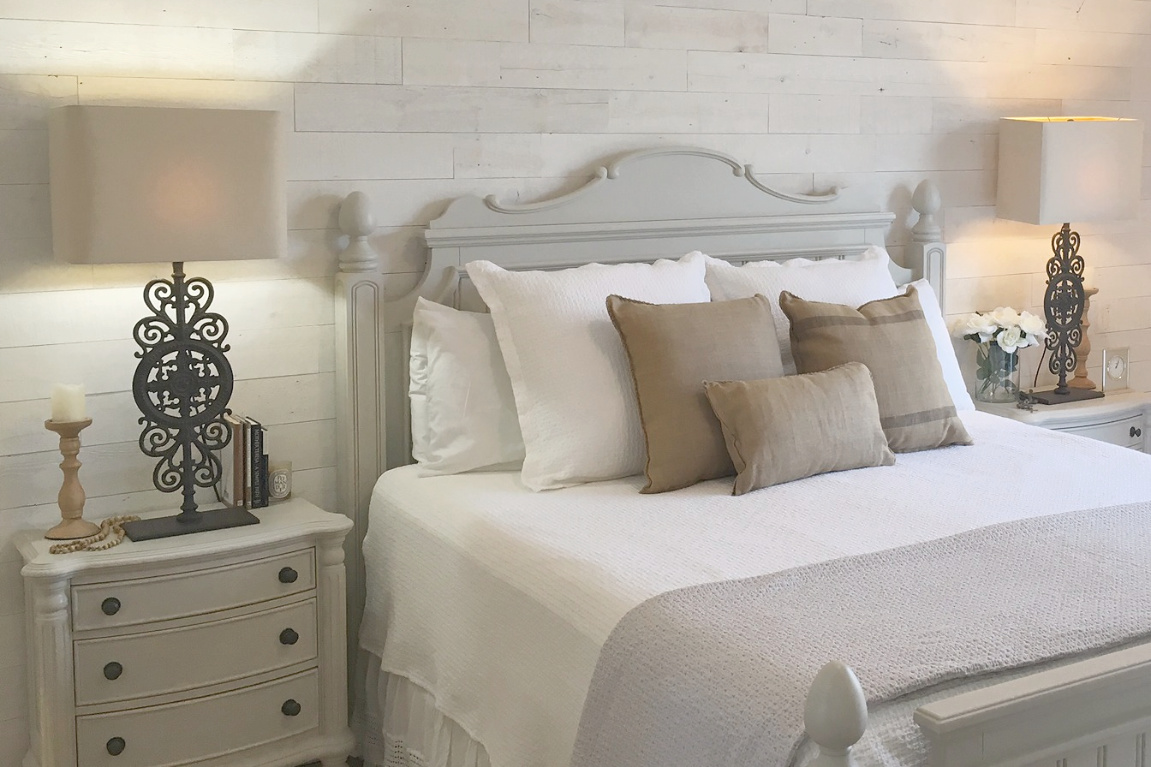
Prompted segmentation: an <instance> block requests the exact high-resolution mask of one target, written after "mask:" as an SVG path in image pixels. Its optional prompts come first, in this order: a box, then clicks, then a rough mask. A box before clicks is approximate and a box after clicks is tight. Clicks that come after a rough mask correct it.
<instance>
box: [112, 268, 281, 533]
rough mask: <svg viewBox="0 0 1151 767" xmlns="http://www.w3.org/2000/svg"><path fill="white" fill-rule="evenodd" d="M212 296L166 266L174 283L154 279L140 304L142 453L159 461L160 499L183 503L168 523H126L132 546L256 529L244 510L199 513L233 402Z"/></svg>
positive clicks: (155, 476)
mask: <svg viewBox="0 0 1151 767" xmlns="http://www.w3.org/2000/svg"><path fill="white" fill-rule="evenodd" d="M214 295H215V291H214V290H213V288H212V284H211V283H210V282H208V281H207V280H205V279H202V278H199V277H196V278H193V279H191V280H188V279H186V278H185V274H184V265H183V264H182V263H174V264H172V279H171V280H170V281H169V280H163V279H161V280H152V281H151V282H149V283H148V285H147V286H146V287H145V288H144V303H145V304H147V306H148V308H149V309H151V310H152V314H151V315H150V316H148V317H145V318H144V319H142V320H140V321H139V322H137V323H136V327H135V329H134V331H133V335H134V336H135V338H136V343H137V344H138V345H139V346H140V351H138V352H136V356H137V357H138V358H139V359H140V363H139V364H138V365H137V366H136V374H135V376H134V377H133V379H132V394H133V396H134V398H135V400H136V405H137V406H138V407H139V408H140V412H141V413H142V414H143V415H142V416H141V418H140V423H141V424H142V425H143V427H144V430H143V432H141V434H140V449H141V450H142V451H143V452H144V455H146V456H149V457H151V458H158V459H159V462H158V463H157V464H156V468H155V469H153V470H152V482H153V484H155V486H156V488H157V489H158V490H160V491H162V492H165V493H171V492H175V491H177V490H179V491H180V492H181V493H182V494H183V498H184V501H183V503H182V504H181V506H180V513H179V514H177V515H176V516H174V517H162V518H159V519H144V520H140V521H138V522H129V523H126V524H125V525H124V531H125V532H126V533H127V535H128V537H129V538H130V539H132V540H133V541H143V540H149V539H152V538H167V537H170V536H174V535H186V534H188V533H199V532H204V531H207V530H220V529H225V528H229V527H239V526H241V525H254V524H257V523H258V522H259V521H260V520H259V519H258V518H257V517H256V516H255V515H254V514H252V513H251V512H250V511H247V510H246V509H242V508H226V509H213V510H209V511H203V512H201V511H197V509H196V499H195V493H196V488H197V487H203V488H210V487H213V486H215V484H216V483H217V482H218V481H219V480H220V470H221V466H220V459H219V457H218V455H217V454H216V451H219V450H221V449H222V448H224V447H225V446H226V445H227V444H228V442H229V441H230V440H231V437H232V434H231V430H230V429H229V428H228V426H227V424H225V423H224V420H223V416H224V414H225V413H227V412H228V400H229V399H230V398H231V396H232V383H233V379H232V367H231V365H229V364H228V359H227V358H226V357H225V356H224V352H226V351H228V348H229V347H228V346H227V345H226V344H225V343H224V339H225V338H226V337H227V335H228V323H227V321H226V320H225V319H224V318H223V317H222V316H221V315H219V314H217V313H216V312H210V311H208V308H209V307H210V306H211V305H212V298H213V297H214Z"/></svg>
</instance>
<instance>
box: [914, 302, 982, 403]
mask: <svg viewBox="0 0 1151 767" xmlns="http://www.w3.org/2000/svg"><path fill="white" fill-rule="evenodd" d="M910 284H911V285H912V286H914V287H915V289H916V290H917V291H918V292H919V304H920V305H921V306H922V307H923V316H924V317H926V318H927V327H929V328H931V337H932V338H933V339H935V354H936V356H937V357H939V367H941V368H943V380H944V381H945V382H946V383H947V391H948V392H950V393H951V400H952V401H953V402H954V403H955V409H956V410H974V409H975V403H974V402H972V401H971V394H970V393H968V391H967V384H966V383H964V381H963V371H962V370H960V368H959V359H958V358H957V357H956V356H955V342H954V341H952V339H951V334H950V333H949V332H948V331H947V320H945V319H943V310H942V309H940V308H939V297H938V296H936V295H935V290H934V289H933V288H932V287H931V283H930V282H928V281H927V280H916V281H915V282H912V283H910ZM901 287H902V286H901Z"/></svg>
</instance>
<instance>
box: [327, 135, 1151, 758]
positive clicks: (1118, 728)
mask: <svg viewBox="0 0 1151 767" xmlns="http://www.w3.org/2000/svg"><path fill="white" fill-rule="evenodd" d="M914 207H915V209H916V213H917V214H918V216H917V220H916V222H915V226H914V227H913V229H912V235H911V241H910V242H908V243H907V244H906V245H905V246H904V247H903V248H902V249H899V248H893V251H894V252H895V254H896V256H897V259H898V260H899V261H900V262H901V264H903V266H895V265H893V267H892V269H893V272H894V273H895V274H896V276H897V277H898V279H899V281H900V282H909V281H911V280H912V279H916V278H924V279H926V280H928V282H929V283H930V284H931V285H932V286H933V287H934V288H935V290H936V292H937V293H938V294H939V295H942V291H941V287H942V283H943V270H944V265H945V248H944V246H943V245H942V242H941V240H942V235H941V232H940V230H939V226H938V224H937V222H936V221H935V218H934V216H935V214H936V213H937V212H938V210H939V207H940V204H939V199H938V193H937V192H935V191H934V189H933V188H931V187H930V185H921V187H920V188H919V189H918V190H916V193H915V195H914ZM894 218H895V216H894V214H892V213H889V212H884V211H880V210H878V209H876V208H875V207H874V206H872V205H871V204H870V203H868V202H867V201H866V200H862V199H860V198H859V197H857V196H855V195H853V194H852V193H851V191H850V190H831V191H829V192H827V193H824V194H815V195H799V194H786V193H781V192H777V191H775V190H772V189H771V188H770V187H769V186H767V185H766V184H764V183H762V182H761V181H760V180H759V178H758V177H757V176H756V174H755V171H754V169H753V168H749V167H745V166H743V165H741V164H740V163H738V162H736V161H735V160H734V159H732V158H730V157H726V156H723V155H719V154H716V153H713V152H708V151H704V150H697V149H661V150H653V151H650V152H643V153H637V154H634V155H630V156H627V157H624V158H621V159H619V160H617V161H616V162H614V163H612V164H609V165H606V166H604V167H603V168H602V169H600V171H599V172H598V173H597V174H596V176H595V178H594V179H593V180H592V181H591V182H590V183H589V184H588V185H587V186H585V187H584V188H582V189H580V190H578V191H576V192H574V193H571V194H569V195H565V196H563V197H560V198H557V199H555V200H549V201H544V202H541V203H534V204H528V205H523V206H511V205H505V204H502V203H501V202H500V201H498V200H495V199H486V200H485V199H480V198H474V197H467V198H461V199H460V200H457V201H455V202H454V203H452V205H451V206H449V208H448V210H447V211H446V212H445V214H444V215H443V216H441V217H440V218H439V219H437V220H436V221H434V222H433V223H432V225H431V226H430V227H429V229H428V232H427V242H428V245H429V259H428V268H427V270H426V272H425V274H424V275H423V277H422V279H421V280H420V282H419V283H418V285H416V286H415V288H414V290H412V291H411V292H410V293H407V294H406V295H403V296H400V297H398V298H396V299H392V300H385V284H384V280H383V278H382V277H381V276H380V275H379V274H378V273H377V269H378V262H377V256H376V255H375V254H374V252H373V251H372V250H371V248H370V246H369V244H368V240H367V238H368V236H369V235H370V234H371V231H372V226H371V221H370V204H369V202H368V201H367V200H366V198H364V197H363V196H362V195H358V194H354V195H353V196H351V197H350V198H349V199H348V200H346V201H345V203H344V205H343V206H342V209H341V226H342V228H343V229H344V231H345V233H347V234H348V235H349V245H348V248H347V249H346V250H345V253H344V255H343V257H342V259H341V272H340V275H339V276H338V279H337V283H338V291H337V296H338V298H339V301H338V313H337V328H338V331H339V333H338V343H337V356H338V364H337V378H338V390H337V392H338V397H339V402H338V417H339V419H340V422H341V428H340V435H341V443H340V457H339V466H340V470H341V471H340V488H339V490H340V497H341V503H342V504H343V505H344V508H346V509H348V510H351V511H352V512H353V517H354V519H355V521H356V524H357V532H358V535H357V536H355V538H356V542H355V543H354V544H353V546H352V548H351V549H350V550H349V563H350V572H349V580H350V584H351V588H350V589H349V592H350V598H351V600H352V610H351V611H350V613H351V614H354V615H356V616H359V615H360V614H361V613H360V606H361V605H363V606H364V607H365V610H364V612H363V613H362V614H363V615H364V620H363V624H362V627H359V631H358V634H359V636H360V645H361V648H362V650H363V653H362V654H361V655H360V658H361V664H360V672H359V675H358V676H359V677H360V678H358V679H356V680H354V685H355V686H359V687H360V688H361V690H362V693H361V699H360V701H359V706H358V716H359V718H360V729H361V733H362V737H363V739H364V743H363V746H364V749H365V754H366V755H367V756H369V759H370V761H372V762H374V763H378V764H388V765H393V764H395V765H401V764H402V765H406V764H444V765H448V764H450V765H473V764H478V765H484V764H487V763H489V760H490V763H491V764H496V765H497V767H502V766H503V765H521V764H522V765H560V764H567V760H568V758H569V756H570V754H571V752H572V748H573V743H575V741H576V738H577V730H578V728H579V723H580V719H581V712H582V709H583V706H584V703H585V697H586V694H587V691H588V686H589V684H591V683H592V681H593V673H594V671H595V669H596V664H597V656H598V655H599V654H600V652H601V648H602V647H603V645H604V643H605V640H607V639H608V638H609V636H610V635H611V633H612V631H613V627H615V626H617V624H618V622H619V621H620V620H621V618H623V617H624V616H625V615H627V614H629V612H630V611H632V610H633V608H635V607H636V606H637V605H639V604H641V603H644V602H645V601H646V600H649V599H651V598H652V597H655V596H657V595H659V594H661V593H665V592H668V591H670V590H675V589H679V588H681V587H688V586H692V585H694V584H702V583H707V582H711V581H723V580H726V579H733V578H742V577H745V576H750V575H758V574H762V573H769V572H777V571H785V570H788V569H789V568H796V567H803V566H805V565H810V564H812V563H819V562H824V561H829V560H832V561H835V560H837V559H838V558H841V557H850V556H852V555H866V554H868V553H869V552H877V551H882V550H886V549H890V548H891V547H893V546H899V545H902V544H912V543H916V542H923V541H930V540H933V539H938V538H940V537H941V536H948V535H952V534H962V533H963V532H964V531H974V530H979V529H981V528H984V527H985V526H987V525H992V524H996V523H1003V522H1009V521H1011V520H1015V519H1019V520H1023V519H1030V518H1036V517H1042V516H1045V515H1052V514H1057V513H1059V512H1067V511H1073V510H1076V509H1087V508H1093V507H1098V506H1107V505H1110V504H1129V503H1136V502H1142V501H1146V500H1147V499H1151V472H1148V471H1147V469H1148V468H1151V467H1149V466H1148V462H1147V458H1146V456H1143V455H1141V454H1138V453H1135V452H1133V451H1126V450H1123V449H1121V448H1115V447H1112V446H1108V445H1104V444H1102V443H1090V442H1086V441H1083V440H1079V439H1077V438H1074V437H1068V436H1065V435H1060V434H1055V433H1051V432H1043V431H1039V430H1036V429H1032V428H1030V427H1026V426H1022V425H1020V424H1016V423H1014V422H1010V421H1007V420H1006V419H997V418H994V417H992V416H987V415H983V414H980V413H975V412H970V413H964V414H963V422H964V424H965V425H966V426H967V428H968V429H969V430H970V432H971V433H972V435H973V436H974V437H975V445H974V446H973V447H970V448H943V449H940V450H934V451H929V452H924V453H915V454H909V455H903V456H901V457H900V460H899V462H898V464H897V465H896V466H895V467H891V468H890V469H884V470H882V471H877V470H869V469H860V470H856V471H848V472H842V473H837V474H828V475H822V476H819V477H813V478H811V479H807V480H800V481H799V482H795V483H791V484H786V485H781V486H778V487H774V488H769V489H768V490H765V491H760V492H759V493H756V494H752V495H751V496H748V497H742V498H732V497H730V496H729V495H728V494H727V490H728V489H729V488H730V480H714V481H711V482H704V483H701V484H699V485H696V486H694V487H692V488H689V489H687V490H681V491H678V492H675V493H669V494H667V495H664V496H654V497H653V496H641V495H639V494H638V493H637V490H638V489H639V484H640V482H639V480H637V479H635V478H630V479H622V480H615V481H610V482H599V483H594V484H590V485H582V486H579V487H574V488H568V489H565V490H560V491H554V492H546V493H532V492H530V491H528V490H526V489H525V488H523V486H522V485H520V484H518V483H517V480H516V476H517V475H516V474H515V473H514V472H482V473H473V474H462V475H456V476H447V477H436V478H422V477H418V476H417V473H418V472H417V470H416V469H414V468H412V467H406V466H403V465H404V464H406V463H408V461H409V460H410V458H409V450H410V448H409V444H410V439H411V436H410V433H409V431H408V418H407V415H406V410H407V408H408V407H409V403H408V401H407V398H406V391H407V387H406V385H405V380H406V377H407V368H406V360H407V345H408V341H409V339H408V330H407V325H406V323H407V322H408V321H409V320H410V317H411V313H412V310H413V306H414V302H415V300H416V297H417V296H423V297H425V298H429V299H433V300H436V301H439V302H441V303H450V304H453V305H456V306H460V307H464V308H466V307H473V308H475V307H477V305H478V301H477V297H476V295H475V291H474V288H473V287H472V286H471V285H470V284H469V283H468V281H467V280H466V279H461V275H462V271H461V267H463V266H464V265H465V264H466V263H468V262H469V261H472V260H476V259H486V260H490V261H494V262H496V263H498V264H499V265H501V266H503V267H505V268H510V269H528V268H531V269H555V268H563V267H569V266H575V265H579V264H582V263H586V262H589V261H593V260H594V261H599V262H605V263H620V262H632V261H650V260H652V259H654V258H657V257H660V256H666V255H678V254H680V253H683V252H686V251H688V250H692V249H697V248H698V249H700V250H704V251H705V252H707V253H709V254H710V255H711V256H714V257H717V258H721V259H724V260H727V261H731V262H735V263H744V262H748V261H757V260H783V259H787V258H794V257H797V256H801V257H806V258H814V259H829V258H848V259H850V258H853V257H856V256H858V255H859V254H861V253H863V252H864V251H865V250H866V249H867V248H868V247H869V246H873V245H882V244H884V239H885V237H886V235H887V232H888V228H889V227H890V224H891V222H892V220H893V219H894ZM900 250H901V251H902V252H900ZM381 391H382V392H383V396H381V395H380V392H381ZM388 467H395V468H394V469H393V470H392V471H389V472H387V473H384V470H385V469H387V468H388ZM997 471H998V472H1000V474H998V475H997V474H996V473H995V472H997ZM1045 472H1052V473H1056V474H1058V473H1065V474H1067V475H1069V476H1070V475H1072V474H1074V473H1076V472H1080V473H1081V474H1086V475H1088V476H1092V477H1094V478H1096V479H1097V480H1098V481H1097V482H1093V483H1090V484H1082V483H1081V484H1078V485H1073V486H1058V487H1056V488H1055V489H1053V490H1051V491H1049V492H1043V491H1042V490H1041V488H1042V487H1044V485H1042V484H1039V483H1020V482H1017V481H1014V478H1015V477H1017V476H1020V475H1023V476H1036V475H1039V474H1041V473H1045ZM381 474H382V475H383V476H382V477H380V475H381ZM974 476H978V477H980V479H977V480H974V481H973V477H974ZM377 478H379V479H378V481H377ZM1048 487H1050V486H1048ZM895 491H898V492H895ZM893 498H897V499H899V500H898V501H893V500H892V499H893ZM768 499H770V502H769V500H768ZM765 508H769V509H771V510H773V511H772V512H771V513H772V516H771V517H770V522H771V524H770V526H764V525H763V516H764V513H765V512H764V509H765ZM845 510H849V511H853V512H855V513H854V514H852V513H847V514H845ZM369 519H370V523H369ZM717 519H720V520H722V523H721V524H716V520H717ZM668 520H674V523H669V522H668ZM765 531H770V534H768V533H767V532H765ZM360 540H362V541H363V544H362V547H361V545H360V543H359V541H360ZM365 560H366V561H367V563H368V566H367V567H366V568H365V564H364V563H365ZM357 620H358V617H357ZM356 628H357V627H356V626H355V625H353V632H351V633H350V635H351V636H355V635H356V633H357V632H356ZM1129 644H1130V646H1126V645H1124V646H1122V647H1121V648H1119V649H1118V651H1117V652H1112V653H1109V654H1104V655H1100V656H1099V657H1095V658H1091V659H1088V660H1083V659H1079V658H1064V659H1061V660H1058V661H1053V662H1051V663H1048V664H1045V665H1044V666H1043V667H1039V668H1027V669H1025V670H1021V671H1016V672H1014V673H1007V674H1003V675H999V676H995V677H988V676H985V677H980V678H979V679H978V680H976V681H974V682H970V681H968V682H966V683H965V684H964V686H962V687H957V686H956V685H955V684H949V685H935V686H933V687H932V688H931V689H930V690H929V691H928V692H927V693H926V694H924V695H918V696H910V697H903V698H901V699H899V700H896V701H893V702H891V703H888V704H885V705H883V706H882V707H878V708H877V709H876V710H875V711H873V712H872V720H871V722H870V725H869V726H868V728H867V732H866V734H864V733H863V731H862V729H859V728H860V727H861V724H860V716H861V712H860V710H859V709H860V706H861V699H862V693H861V692H860V687H859V683H858V681H857V680H856V679H855V678H854V676H852V675H851V674H850V673H845V674H838V675H836V674H832V675H831V676H830V677H829V678H830V679H831V682H830V684H823V685H817V686H816V687H817V688H818V689H813V690H812V692H811V695H810V696H809V697H808V699H807V707H808V711H809V714H810V712H811V711H813V710H814V711H815V712H816V714H815V715H814V716H815V719H814V720H811V719H809V721H808V729H809V732H808V735H809V736H810V737H809V738H808V740H807V741H806V742H805V743H804V744H803V745H801V746H800V747H799V749H798V751H797V752H796V753H795V754H794V761H795V763H797V764H807V763H811V762H813V760H818V762H819V763H820V764H822V765H831V764H836V765H838V764H847V763H849V762H850V761H852V760H859V761H863V762H866V763H868V764H869V765H870V764H886V765H895V764H902V765H911V764H923V763H924V762H925V761H930V763H932V764H933V765H936V767H939V765H952V764H956V765H967V764H1028V763H1039V762H1043V761H1046V760H1049V759H1050V760H1055V761H1057V762H1060V763H1064V762H1065V763H1074V762H1077V761H1080V760H1090V761H1093V762H1096V763H1099V764H1103V763H1105V762H1106V760H1107V754H1108V752H1110V753H1111V755H1112V757H1111V758H1112V761H1113V760H1114V759H1115V758H1119V759H1120V760H1121V761H1133V762H1134V763H1135V764H1137V765H1142V764H1143V747H1144V745H1143V744H1144V735H1143V732H1144V729H1145V727H1146V723H1147V720H1148V718H1149V717H1151V703H1148V702H1147V701H1146V697H1147V696H1146V694H1145V693H1144V692H1143V690H1146V689H1149V688H1148V687H1147V685H1149V684H1151V679H1148V674H1149V673H1151V672H1149V671H1148V667H1147V662H1148V660H1151V652H1148V650H1147V647H1146V646H1145V645H1144V644H1141V643H1139V642H1131V643H1129ZM361 648H356V649H357V650H359V649H361ZM1108 649H1115V648H1108ZM827 660H828V661H833V660H834V659H833V658H828V659H827ZM833 670H834V669H833ZM821 674H822V672H821ZM864 681H865V682H866V681H867V680H864ZM813 707H814V708H813ZM820 711H822V712H824V714H825V715H823V716H822V719H820V714H819V712H820ZM828 712H830V713H828ZM1088 712H1089V713H1088ZM864 716H865V715H864ZM912 719H914V722H915V723H914V724H913V723H912ZM812 721H816V724H815V726H814V730H813V725H812ZM821 722H822V723H821ZM853 728H855V729H859V732H854V730H853ZM861 736H862V737H861ZM857 741H858V743H857ZM853 747H854V748H853ZM785 756H786V755H781V756H780V759H779V761H778V763H780V764H782V763H784V762H785V761H786V759H785V758H784V757H785Z"/></svg>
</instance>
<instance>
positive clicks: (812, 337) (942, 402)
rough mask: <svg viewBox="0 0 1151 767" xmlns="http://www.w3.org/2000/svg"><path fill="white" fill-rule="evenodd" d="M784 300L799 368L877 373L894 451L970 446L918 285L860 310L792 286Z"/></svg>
mask: <svg viewBox="0 0 1151 767" xmlns="http://www.w3.org/2000/svg"><path fill="white" fill-rule="evenodd" d="M779 305H780V308H781V309H783V311H784V313H785V314H786V315H787V317H788V319H790V320H791V349H792V354H793V355H794V356H795V365H796V367H797V368H798V370H799V372H800V373H813V372H816V371H819V370H827V369H828V368H833V367H835V366H837V365H842V364H844V363H846V362H862V363H863V364H864V365H866V366H867V368H868V370H870V371H871V377H872V380H873V381H874V382H875V398H876V400H877V401H878V402H879V417H880V422H881V423H882V424H883V431H884V433H885V434H887V442H888V444H889V445H890V446H891V449H892V450H894V451H895V452H897V453H907V452H912V451H915V450H930V449H932V448H936V447H943V446H944V445H970V444H971V437H970V436H969V435H968V434H967V429H966V428H964V426H963V421H961V420H960V419H959V416H958V415H957V414H956V412H955V403H954V402H953V401H952V400H951V394H950V393H949V392H948V391H947V383H946V382H945V381H944V380H943V369H942V368H941V367H940V366H939V358H938V356H937V354H936V350H935V341H934V339H933V338H932V336H931V329H930V328H929V327H928V325H927V320H926V319H924V316H923V307H922V306H920V304H919V295H918V293H917V292H916V290H915V288H914V287H909V288H908V289H907V293H906V294H905V295H902V296H895V297H893V298H885V299H883V300H880V301H871V302H870V303H866V304H864V305H863V306H861V307H859V308H858V309H853V308H851V307H850V306H842V305H840V304H825V303H819V302H816V301H804V300H803V299H802V298H798V297H797V296H794V295H792V294H791V293H788V292H787V291H784V292H783V293H781V294H780V296H779Z"/></svg>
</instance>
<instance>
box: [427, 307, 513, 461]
mask: <svg viewBox="0 0 1151 767" xmlns="http://www.w3.org/2000/svg"><path fill="white" fill-rule="evenodd" d="M410 369H411V376H410V378H411V382H410V389H409V392H410V397H411V401H412V455H413V457H414V458H415V459H416V461H417V462H418V463H419V464H420V467H421V469H423V471H424V473H426V474H457V473H460V472H465V471H474V470H476V469H487V468H496V467H498V468H500V469H508V468H515V467H517V466H518V465H519V464H520V463H521V462H522V461H523V458H524V441H523V438H522V437H521V436H520V427H519V422H518V421H517V420H516V408H515V400H514V398H513V395H512V384H511V380H510V379H509V378H508V372H507V368H506V367H504V361H503V358H502V356H501V355H500V350H499V344H498V342H497V341H496V331H495V326H494V325H493V324H492V318H491V316H490V315H487V314H477V313H474V312H461V311H458V310H456V309H453V308H451V307H448V306H443V305H441V304H437V303H434V302H432V301H425V300H424V299H422V298H420V299H417V300H416V309H415V313H414V314H413V316H412V358H411V367H410ZM417 446H418V447H417Z"/></svg>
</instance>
